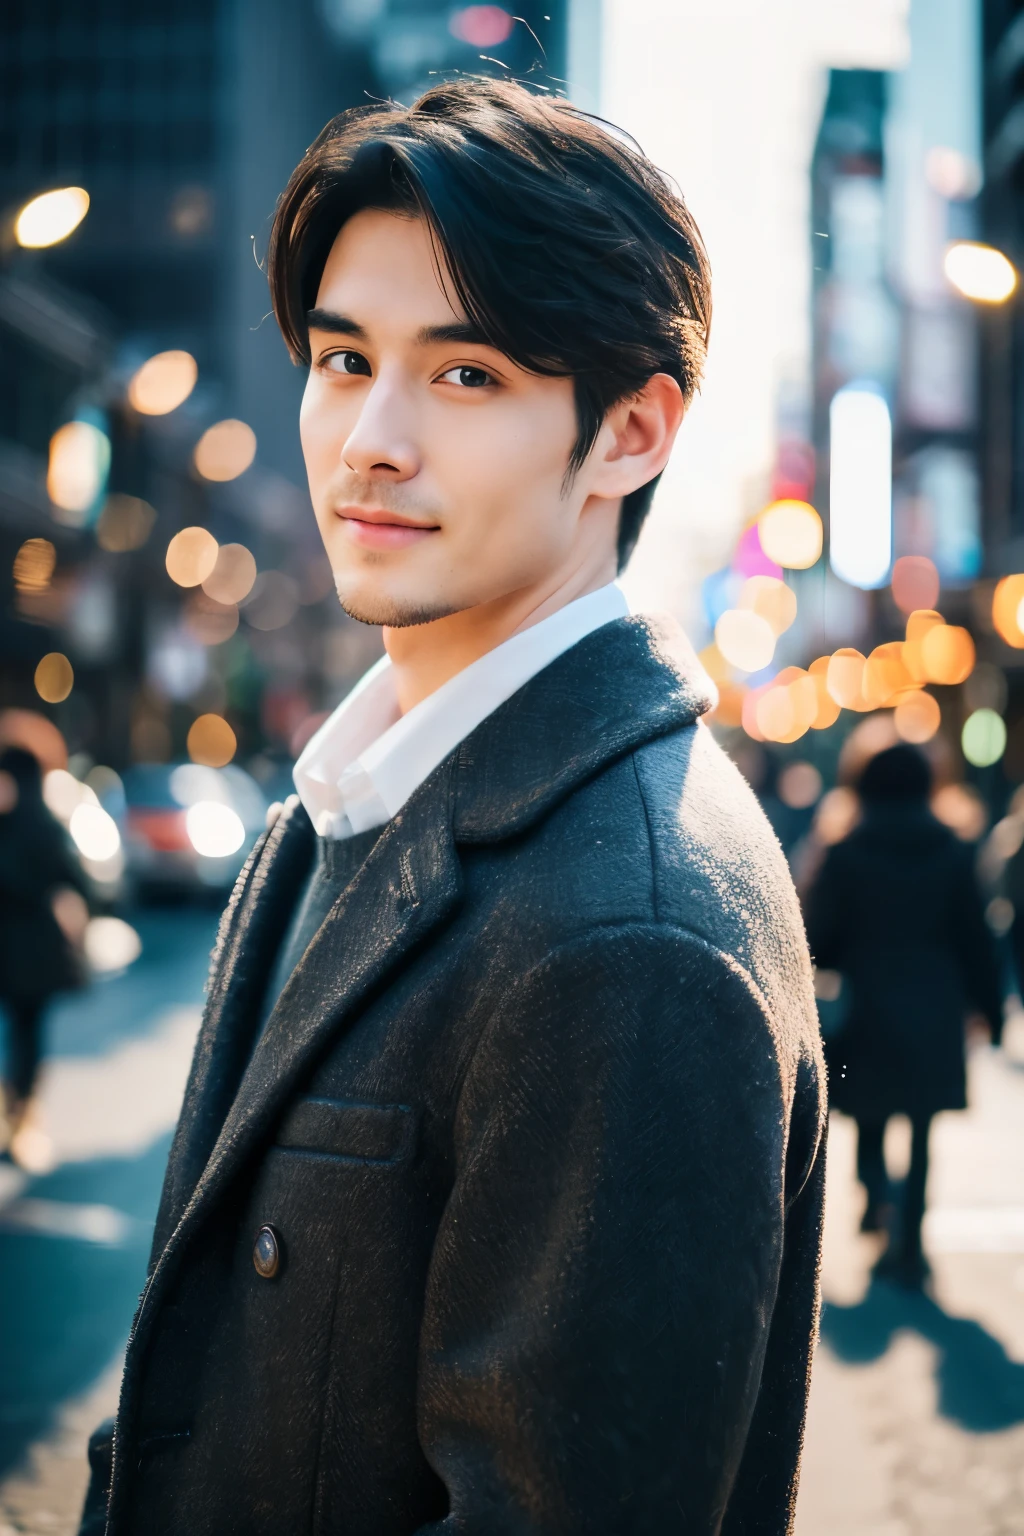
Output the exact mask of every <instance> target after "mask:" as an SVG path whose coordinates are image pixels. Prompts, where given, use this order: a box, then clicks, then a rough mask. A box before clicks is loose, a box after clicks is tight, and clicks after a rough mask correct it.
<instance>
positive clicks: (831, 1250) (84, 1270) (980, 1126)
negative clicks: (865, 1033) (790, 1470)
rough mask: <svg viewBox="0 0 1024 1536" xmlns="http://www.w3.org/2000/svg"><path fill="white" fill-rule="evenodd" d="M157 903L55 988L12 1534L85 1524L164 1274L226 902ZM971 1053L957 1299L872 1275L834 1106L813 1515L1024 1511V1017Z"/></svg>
mask: <svg viewBox="0 0 1024 1536" xmlns="http://www.w3.org/2000/svg"><path fill="white" fill-rule="evenodd" d="M134 921H135V924H136V926H137V927H138V929H139V932H140V934H141V936H142V940H143V946H144V947H143V953H142V957H141V959H140V960H139V961H137V962H136V964H135V965H134V966H133V967H132V968H131V970H130V971H128V972H127V973H126V974H124V975H121V976H118V977H115V978H112V979H109V980H105V981H102V982H100V983H98V984H97V985H96V986H95V987H94V988H93V989H92V991H91V992H90V993H88V994H85V995H84V996H82V997H79V998H76V999H72V1000H70V1001H69V1002H66V1003H64V1004H62V1005H61V1006H60V1007H59V1008H58V1009H56V1010H55V1011H54V1016H53V1022H52V1030H51V1039H52V1048H53V1053H54V1055H53V1060H52V1062H51V1065H50V1068H49V1071H48V1076H47V1082H46V1088H45V1095H44V1103H45V1113H46V1121H47V1128H48V1130H49V1132H50V1134H51V1135H52V1136H53V1138H54V1141H55V1144H56V1152H57V1156H58V1158H59V1164H58V1166H57V1167H56V1169H55V1170H54V1171H53V1172H52V1173H50V1174H48V1175H47V1176H45V1177H39V1178H35V1179H29V1178H27V1177H26V1176H25V1175H23V1174H20V1173H18V1172H17V1171H16V1170H14V1169H13V1168H12V1167H11V1165H10V1164H0V1358H2V1359H3V1361H4V1371H3V1376H2V1380H0V1479H2V1481H0V1536H10V1533H11V1532H12V1531H17V1532H33V1533H38V1536H53V1533H57V1536H61V1533H65V1532H68V1533H70V1532H73V1531H74V1530H75V1529H76V1526H77V1517H78V1511H79V1509H80V1505H81V1499H82V1495H83V1491H84V1485H85V1461H84V1447H85V1440H86V1437H87V1435H88V1432H89V1430H90V1428H91V1427H92V1426H93V1425H94V1424H95V1423H96V1422H97V1421H98V1420H99V1419H100V1418H102V1417H103V1416H104V1415H106V1414H107V1413H110V1412H111V1411H112V1410H113V1407H114V1405H115V1403H116V1393H117V1379H118V1367H119V1357H120V1352H121V1350H122V1348H123V1344H124V1340H125V1337H126V1334H127V1331H128V1326H129V1323H130V1321H131V1315H132V1310H133V1307H134V1304H135V1300H136V1298H137V1295H138V1292H139V1290H140V1288H141V1286H142V1282H143V1277H144V1269H145V1262H146V1253H147V1247H148V1243H149V1234H150V1230H151V1223H152V1218H153V1212H154V1207H155V1204H156V1200H157V1196H158V1192H159V1184H160V1178H161V1173H162V1167H163V1163H164V1159H165V1157H166V1154H167V1147H168V1143H169V1138H170V1132H171V1128H172V1125H173V1122H174V1117H175V1113H176V1108H177V1103H178V1100H179V1098H180V1094H181V1090H182V1085H183V1082H184V1078H185V1074H186V1072H187V1068H188V1061H189V1056H190V1051H191V1046H192V1041H193V1038H194V1033H195V1029H196V1026H197V1023H198V1019H199V1010H200V1003H201V996H202V987H203V981H204V977H205V970H206V957H207V953H208V950H209V947H210V944H211V943H212V939H213V933H214V927H215V919H214V916H213V914H212V913H211V912H209V911H200V912H194V911H188V910H167V911H156V912H148V913H144V914H142V915H141V916H138V917H136V918H135V919H134ZM971 1076H972V1096H973V1101H974V1108H973V1109H972V1111H971V1112H970V1113H968V1114H966V1115H963V1116H944V1117H942V1118H941V1119H940V1121H939V1122H938V1125H937V1129H936V1132H935V1137H936V1141H935V1159H934V1175H933V1179H932V1183H931V1195H932V1212H931V1215H930V1217H929V1226H928V1243H929V1250H930V1253H931V1256H932V1262H933V1265H934V1269H935V1289H934V1299H930V1298H927V1297H917V1296H911V1295H908V1294H906V1293H903V1292H900V1291H897V1290H894V1289H892V1288H890V1287H888V1286H885V1285H879V1284H876V1285H874V1286H869V1284H868V1272H869V1268H870V1264H871V1262H872V1260H873V1258H874V1257H875V1254H876V1252H877V1247H876V1240H875V1239H873V1238H869V1237H861V1236H859V1235H858V1234H857V1221H858V1218H859V1214H860V1199H861V1197H860V1195H859V1192H858V1188H857V1186H856V1184H855V1183H854V1181H853V1150H854V1149H853V1138H852V1128H851V1126H850V1125H849V1123H848V1122H845V1121H843V1120H841V1119H837V1120H836V1122H835V1123H834V1125H833V1128H832V1133H831V1143H830V1149H829V1156H830V1173H829V1177H830V1193H829V1211H828V1226H827V1240H826V1255H825V1269H824V1283H825V1291H826V1296H827V1299H828V1305H827V1308H826V1312H825V1317H824V1322H823V1329H822V1335H823V1336H822V1343H821V1346H820V1348H819V1351H818V1356H817V1361H816V1366H815V1373H814V1385H813V1390H812V1398H811V1419H810V1426H809V1431H808V1442H807V1453H806V1460H805V1471H804V1480H803V1487H802V1491H801V1498H800V1505H799V1510H798V1520H797V1532H798V1536H964V1533H966V1532H970V1533H971V1536H1009V1533H1019V1532H1024V1472H1022V1470H1021V1469H1022V1468H1024V1019H1021V1020H1017V1021H1015V1022H1014V1023H1013V1025H1012V1026H1011V1029H1010V1031H1009V1041H1008V1052H1007V1054H1005V1055H1003V1054H998V1053H994V1052H992V1051H990V1050H988V1049H985V1048H983V1049H981V1050H980V1051H978V1052H977V1053H976V1055H975V1056H974V1059H973V1061H972V1069H971ZM899 1131H900V1127H899V1126H898V1125H897V1126H895V1127H893V1133H892V1134H893V1142H894V1146H893V1152H894V1156H897V1157H898V1156H899V1154H900V1151H901V1148H900V1146H899V1142H900V1135H899ZM903 1153H904V1155H905V1148H904V1149H903Z"/></svg>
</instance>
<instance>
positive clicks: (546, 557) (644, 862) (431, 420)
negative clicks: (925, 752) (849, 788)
mask: <svg viewBox="0 0 1024 1536" xmlns="http://www.w3.org/2000/svg"><path fill="white" fill-rule="evenodd" d="M268 265H269V271H270V273H271V287H272V296H273V301H274V306H275V312H276V315H277V319H278V321H279V323H280V325H281V327H282V330H283V332H284V335H285V338H286V340H287V341H288V343H289V345H290V347H291V349H292V351H293V354H294V356H295V358H296V360H297V361H301V363H302V364H303V365H304V366H305V367H307V368H308V370H309V372H308V380H307V384H306V391H305V396H304V399H303V404H302V413H301V422H300V427H301V439H302V446H303V450H304V453H305V458H306V466H307V470H308V475H309V485H310V492H311V496H312V502H313V508H314V511H315V514H316V517H317V521H318V523H319V527H320V531H321V534H322V537H323V540H324V544H325V546H326V549H327V553H328V556H329V558H330V560H331V564H332V568H333V570H334V576H335V582H336V585H337V590H338V595H339V598H340V601H341V603H342V606H343V607H344V608H345V610H346V611H347V612H348V613H349V614H350V615H352V616H354V617H355V618H356V619H359V620H361V621H363V622H364V623H370V624H380V625H382V626H383V634H384V643H385V647H386V652H387V654H386V656H385V657H384V658H383V659H382V660H381V662H379V663H378V664H377V665H376V666H375V667H374V668H373V669H372V670H371V671H370V672H369V673H368V674H367V676H366V677H365V678H364V679H363V680H362V682H361V683H359V684H358V685H357V687H356V688H355V690H354V691H353V692H352V694H350V696H349V697H348V698H347V699H346V700H345V701H344V702H343V703H342V704H341V705H340V706H339V707H338V709H337V710H336V711H335V713H334V714H333V715H332V716H331V717H330V718H329V719H328V720H327V721H326V723H325V724H324V725H323V726H322V727H321V729H320V730H319V731H318V732H317V734H316V735H315V736H314V737H313V738H312V740H311V741H310V742H309V744H308V746H307V747H306V748H305V750H304V751H303V753H302V756H301V758H300V760H299V762H298V764H297V765H296V769H295V783H296V788H297V790H298V795H297V796H296V797H292V798H290V800H289V801H288V802H287V804H286V805H285V807H284V809H283V811H281V813H280V815H279V816H278V817H277V819H276V821H275V822H274V825H273V827H272V829H271V830H270V832H269V834H268V836H267V837H266V838H265V839H263V840H262V841H261V842H260V843H259V844H258V845H257V847H256V849H255V851H254V853H253V855H252V856H251V858H250V860H249V862H248V865H247V867H246V869H245V870H244V871H243V874H242V876H241V877H240V880H239V882H238V884H237V885H236V888H235V891H234V894H233V896H232V898H231V902H230V905H229V907H228V910H227V913H226V914H225V917H224V920H223V923H222V926H221V931H220V937H219V939H218V942H217V947H216V950H215V953H214V958H213V972H212V977H211V982H210V990H209V1001H208V1004H207V1008H206V1013H205V1016H204V1021H203V1025H202V1029H201V1031H200V1037H199V1042H198V1045H197V1050H196V1056H195V1061H194V1064H193V1069H192V1075H191V1078H190V1081H189V1084H188V1088H187V1090H186V1094H185V1102H184V1107H183V1110H182V1116H181V1121H180V1124H179V1127H178V1131H177V1134H176V1136H175V1139H174V1143H173V1146H172V1149H171V1154H170V1161H169V1165H168V1171H167V1178H166V1182H165V1185H164V1192H163V1197H162V1200H161V1206H160V1211H159V1215H158V1218H157V1223H156V1231H155V1234H154V1243H153V1253H152V1267H151V1272H150V1277H149V1281H148V1284H147V1286H146V1290H145V1293H144V1295H143V1299H142V1301H141V1303H140V1307H139V1311H138V1314H137V1317H136V1322H135V1326H134V1329H133V1332H132V1337H131V1342H130V1344H129V1346H128V1352H127V1358H126V1363H125V1371H124V1379H123V1385H122V1391H121V1400H120V1406H119V1410H118V1415H117V1421H116V1425H114V1426H108V1427H107V1428H106V1429H104V1430H101V1431H100V1432H99V1433H98V1434H97V1435H96V1436H95V1437H94V1441H93V1446H92V1461H93V1468H94V1475H93V1485H92V1490H91V1492H90V1496H89V1500H88V1503H87V1507H86V1512H85V1517H84V1524H83V1530H84V1531H87V1532H100V1531H104V1532H105V1533H106V1536H170V1533H176V1536H228V1533H231V1532H236V1533H238V1536H243V1533H244V1536H299V1533H318V1536H328V1533H335V1532H338V1533H340V1532H345V1536H428V1533H429V1536H457V1533H458V1536H513V1533H515V1536H615V1533H621V1536H666V1533H668V1532H672V1531H679V1532H682V1531H686V1532H688V1533H692V1536H717V1533H727V1536H741V1533H746V1536H751V1533H753V1532H755V1531H756V1532H758V1533H760V1536H784V1533H786V1532H788V1531H790V1530H791V1528H792V1520H793V1510H794V1506H795V1494H796V1482H797V1474H798V1465H799V1457H800V1445H801V1436H802V1428H803V1420H804V1411H805V1404H806V1397H807V1384H808V1374H809V1365H810V1352H811V1347H812V1341H813V1338H814V1333H815V1326H816V1318H817V1305H818V1296H817V1265H818V1255H819V1245H820V1227H821V1214H822V1196H823V1159H822V1157H821V1135H822V1131H823V1121H824V1103H823V1098H824V1094H823V1090H824V1081H823V1068H822V1063H821V1059H820V1054H819V1045H818V1030H817V1019H816V1016H815V1012H814V1000H813V990H812V983H811V969H810V960H809V956H808V954H807V948H806V943H805V940H804V934H803V928H802V924H801V921H800V913H799V908H798V905H797V901H796V895H795V892H794V890H793V887H792V884H791V882H790V879H789V874H788V871H787V868H786V865H785V862H784V860H783V858H782V854H781V850H780V849H779V847H778V844H777V843H776V841H775V839H774V837H773V836H772V834H771V832H770V829H769V828H768V826H767V823H766V822H765V820H764V817H763V816H762V814H761V812H760V810H759V809H758V807H757V804H756V802H755V800H754V798H753V796H752V794H751V792H750V790H749V788H748V787H747V785H746V784H745V783H744V781H743V780H742V778H741V776H740V774H739V773H738V772H737V771H736V769H735V768H734V767H733V765H732V764H731V763H730V762H729V761H728V759H727V758H726V757H725V755H724V754H723V753H722V752H721V750H720V749H719V748H718V746H717V745H716V744H715V742H714V740H713V738H712V736H711V734H710V732H709V731H708V730H706V729H705V727H704V726H703V725H702V724H701V723H700V716H701V715H702V714H703V713H704V712H705V711H706V710H707V708H708V707H709V704H710V700H711V697H712V695H713V690H711V688H710V685H709V682H708V679H707V678H706V676H705V675H704V673H703V671H702V669H701V668H700V666H699V664H698V662H697V661H696V658H695V656H694V655H693V652H692V651H691V649H690V647H689V646H688V644H687V642H686V640H685V639H684V637H683V635H682V633H681V632H680V630H679V629H678V627H677V626H676V625H675V624H674V623H673V622H672V621H670V620H668V619H662V618H652V617H647V616H634V615H631V614H630V613H629V609H628V605H627V603H626V600H625V597H624V595H623V593H622V590H621V588H620V587H619V586H618V585H617V583H616V581H615V576H616V571H617V569H619V568H621V566H622V565H623V563H624V562H625V560H626V559H627V558H628V556H629V553H630V551H631V549H632V547H633V544H634V543H635V541H636V538H637V535H638V533H639V529H640V524H641V522H642V520H643V518H644V515H645V513H646V511H647V507H648V505H649V503H650V498H651V495H652V493H653V490H654V486H655V483H656V481H657V479H658V476H659V475H660V473H661V471H662V469H663V468H664V466H665V464H666V462H667V460H668V457H669V453H670V451H671V449H672V445H673V442H674V439H675V436H676V432H677V430H678V428H679V425H680V422H681V420H682V417H683V413H684V411H685V409H686V406H687V404H688V402H689V400H690V399H691V398H692V395H693V392H694V390H695V389H696V387H697V383H698V380H699V377H700V372H701V368H702V365H703V360H704V352H705V347H706V343H707V336H708V325H709V319H710V289H709V274H708V269H707V261H706V257H705V256H704V253H703V250H702V247H701V244H700V237H699V234H698V232H697V229H696V226H695V224H694V222H693V219H692V217H691V215H690V213H689V211H688V210H687V208H686V205H685V204H684V202H683V201H682V198H681V197H680V196H679V194H678V192H677V191H676V190H675V189H674V188H672V187H671V186H670V185H669V184H668V182H667V181H666V180H665V179H663V178H662V177H661V175H660V174H659V173H658V172H657V171H656V169H655V168H654V166H653V165H651V164H650V163H649V162H648V161H647V160H646V159H644V157H643V156H642V155H641V154H640V152H639V151H638V150H637V149H636V148H635V147H633V146H631V145H630V144H629V143H628V142H626V141H625V140H624V139H623V138H620V137H618V136H616V135H615V134H613V133H610V132H608V131H607V130H606V129H605V127H604V126H603V125H601V124H600V123H598V122H597V121H596V120H595V119H594V118H592V117H588V116H586V115H585V114H583V113H579V112H576V111H575V110H574V109H573V108H572V107H571V106H570V105H569V104H568V103H566V102H564V101H561V100H559V99H558V98H557V97H554V96H552V97H550V98H549V97H541V96H539V95H537V94H531V93H530V92H528V91H527V90H525V89H524V88H523V87H521V86H518V85H515V84H512V83H495V82H489V81H463V82H459V83H454V84H441V85H437V86H435V87H434V88H432V89H431V90H429V91H428V92H427V93H426V94H425V95H424V96H423V97H422V98H421V99H420V100H419V101H418V102H416V103H414V104H413V106H411V107H400V106H397V105H393V104H377V105H371V106H367V107H364V108H361V109H359V110H357V111H353V112H349V113H344V114H342V116H341V117H340V118H338V119H336V120H335V121H334V122H332V123H330V124H329V125H328V127H327V128H326V129H325V130H324V132H323V133H322V134H321V136H320V138H319V139H318V140H317V141H316V143H315V144H314V145H313V147H312V148H311V149H310V151H309V152H308V153H307V155H306V157H305V158H304V160H303V161H302V162H301V163H300V165H299V166H298V168H297V169H296V171H295V173H294V174H293V176H292V178H291V180H290V182H289V184H288V187H287V188H286V190H285V192H284V195H283V197H282V199H281V202H280V204H279V207H278V211H277V215H276V220H275V224H274V229H273V234H272V240H271V249H270V255H269V263H268Z"/></svg>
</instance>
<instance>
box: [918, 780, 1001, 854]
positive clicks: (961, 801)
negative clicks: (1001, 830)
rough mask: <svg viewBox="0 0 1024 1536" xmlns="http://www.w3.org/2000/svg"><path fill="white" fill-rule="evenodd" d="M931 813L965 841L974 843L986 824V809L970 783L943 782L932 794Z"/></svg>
mask: <svg viewBox="0 0 1024 1536" xmlns="http://www.w3.org/2000/svg"><path fill="white" fill-rule="evenodd" d="M932 814H933V815H935V816H937V817H938V819H939V821H941V822H943V824H944V825H945V826H947V827H949V829H950V831H952V832H955V833H956V835H957V837H959V838H960V840H961V841H962V842H965V843H975V842H977V840H978V838H979V837H981V835H982V833H983V832H984V831H985V828H986V827H987V826H988V810H987V809H986V806H985V802H984V800H983V799H982V798H981V796H980V795H979V794H978V791H977V790H976V789H975V788H974V786H973V785H971V784H943V786H942V788H941V789H938V790H936V792H935V794H934V795H933V796H932Z"/></svg>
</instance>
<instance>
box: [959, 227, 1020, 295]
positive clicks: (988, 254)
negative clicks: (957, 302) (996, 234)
mask: <svg viewBox="0 0 1024 1536" xmlns="http://www.w3.org/2000/svg"><path fill="white" fill-rule="evenodd" d="M942 265H943V268H944V269H945V273H946V276H947V277H948V278H949V280H950V282H951V283H952V284H953V287H954V288H957V289H959V291H960V292H961V293H962V294H963V296H964V298H965V299H974V300H975V301H976V302H978V303H980V304H1002V303H1003V301H1004V300H1005V299H1008V298H1009V297H1010V294H1011V293H1012V292H1013V290H1014V289H1015V288H1016V286H1017V273H1016V271H1015V270H1014V267H1013V263H1012V262H1010V261H1008V260H1007V258H1006V257H1005V256H1004V255H1003V253H1002V251H997V250H996V249H995V248H994V247H993V246H991V245H979V244H978V243H977V242H976V241H974V240H958V241H957V242H956V244H955V245H951V246H950V247H949V249H948V250H947V252H946V256H945V260H944V261H943V264H942Z"/></svg>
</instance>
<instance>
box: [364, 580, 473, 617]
mask: <svg viewBox="0 0 1024 1536" xmlns="http://www.w3.org/2000/svg"><path fill="white" fill-rule="evenodd" d="M338 601H339V602H340V604H341V606H342V608H343V609H344V611H345V612H346V613H347V614H348V616H349V618H350V619H355V620H357V622H358V623H360V624H374V625H383V627H384V628H386V629H411V628H412V627H413V626H414V625H417V624H432V623H433V622H434V621H435V619H446V618H448V617H449V615H450V614H453V613H459V612H460V610H461V608H462V607H463V605H462V604H461V603H454V604H453V603H439V602H429V601H424V600H417V599H415V598H406V597H399V596H396V595H394V594H393V593H390V592H367V591H365V590H360V589H358V588H348V587H346V586H345V585H344V584H343V583H341V582H339V583H338Z"/></svg>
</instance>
